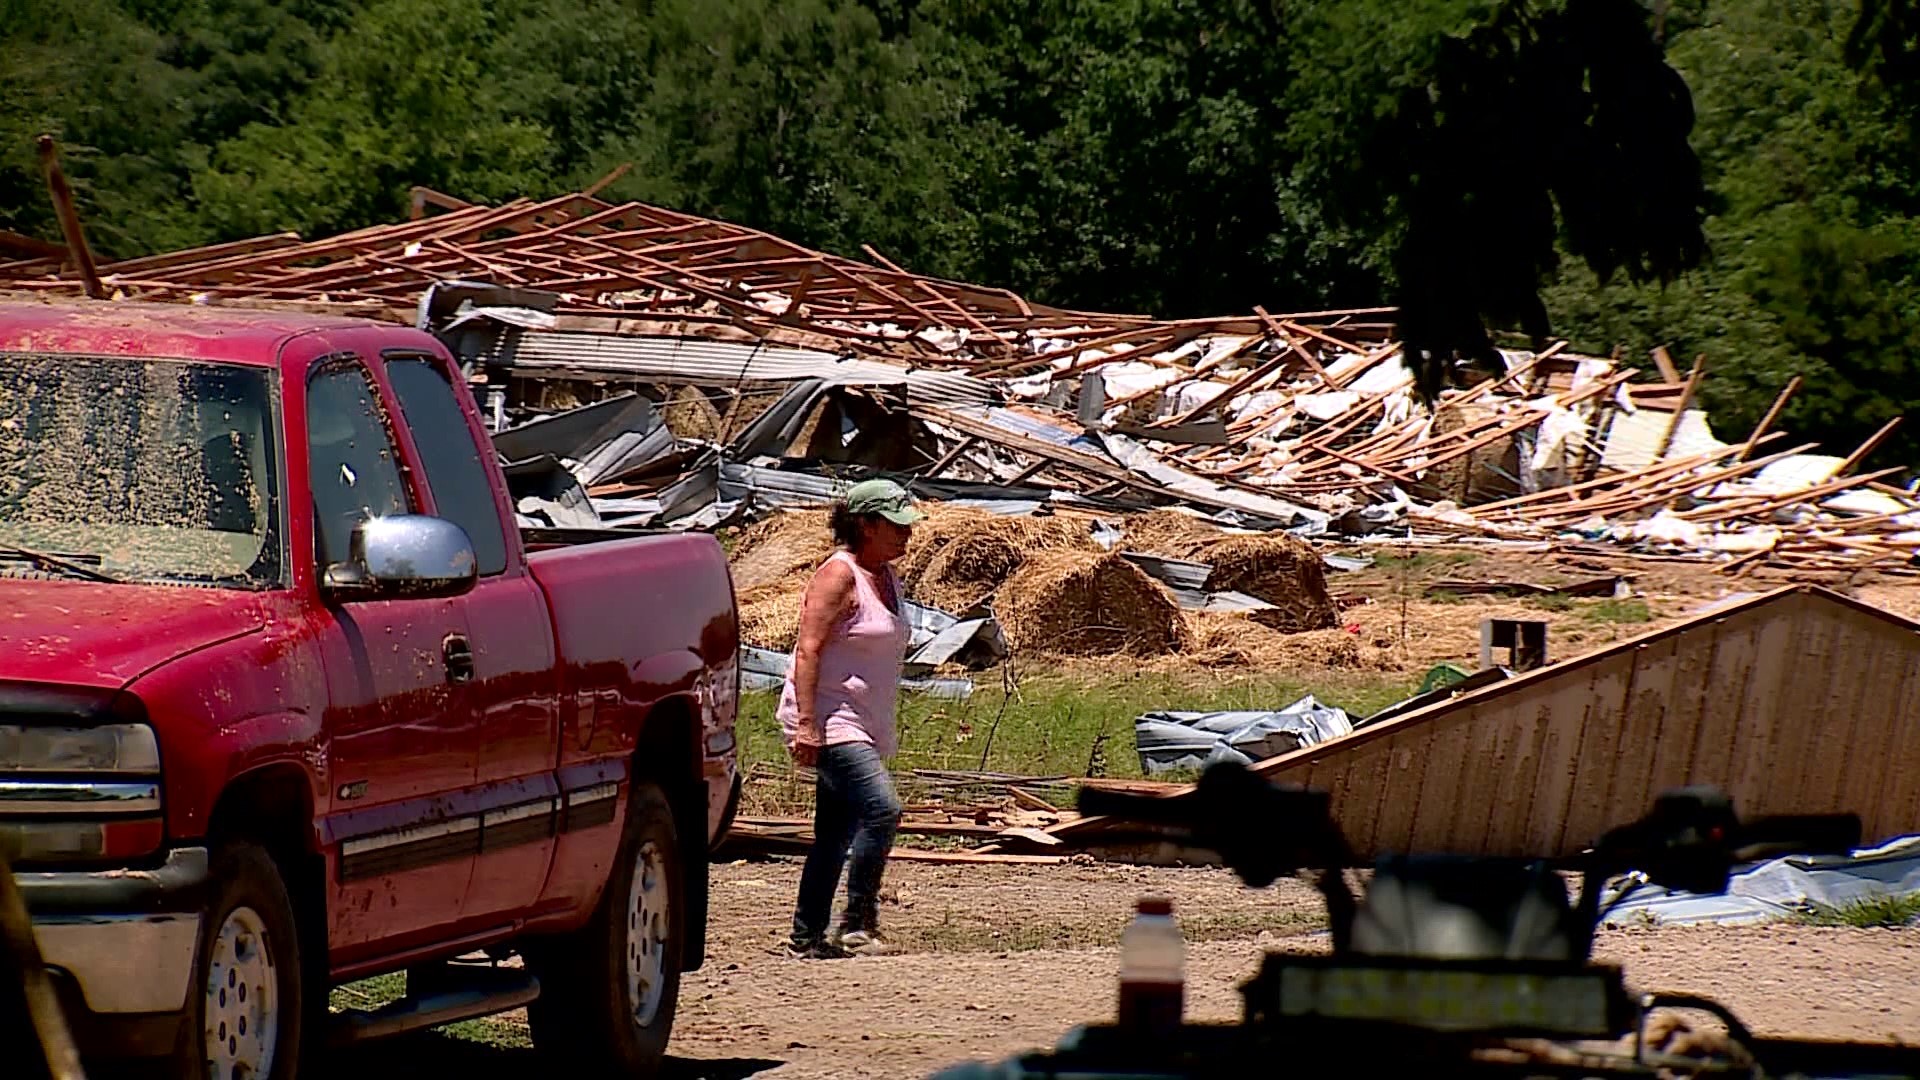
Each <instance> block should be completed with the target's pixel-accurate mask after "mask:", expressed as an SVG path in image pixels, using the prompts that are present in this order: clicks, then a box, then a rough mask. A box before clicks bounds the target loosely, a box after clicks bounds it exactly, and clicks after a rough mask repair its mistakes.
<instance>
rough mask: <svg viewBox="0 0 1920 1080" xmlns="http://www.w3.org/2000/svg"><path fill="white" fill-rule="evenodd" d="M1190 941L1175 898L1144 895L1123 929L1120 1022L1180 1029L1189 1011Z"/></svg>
mask: <svg viewBox="0 0 1920 1080" xmlns="http://www.w3.org/2000/svg"><path fill="white" fill-rule="evenodd" d="M1186 953H1187V943H1186V941H1185V939H1183V938H1182V937H1181V936H1180V925H1179V924H1178V923H1176V922H1174V921H1173V901H1172V900H1170V899H1168V898H1167V897H1164V896H1143V897H1141V898H1140V899H1139V900H1137V901H1135V902H1134V915H1133V921H1132V922H1129V923H1128V924H1127V928H1126V929H1125V930H1123V931H1121V933H1120V1015H1119V1025H1120V1026H1121V1027H1122V1028H1125V1029H1127V1030H1130V1031H1134V1032H1141V1033H1161V1032H1169V1031H1177V1030H1178V1029H1179V1027H1180V1024H1181V1017H1182V1015H1183V1014H1184V1012H1185V997H1186V959H1187V956H1186Z"/></svg>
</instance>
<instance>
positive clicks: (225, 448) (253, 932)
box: [0, 300, 739, 1080]
mask: <svg viewBox="0 0 1920 1080" xmlns="http://www.w3.org/2000/svg"><path fill="white" fill-rule="evenodd" d="M514 522H515V518H514V516H513V513H512V508H511V506H510V504H509V501H508V495H507V488H506V483H505V479H504V477H503V475H502V472H501V469H500V466H499V462H498V460H497V457H496V455H495V454H494V452H493V448H492V444H491V441H490V440H489V438H488V435H487V432H486V429H485V428H484V426H483V425H482V423H481V419H480V414H479V412H478V410H477V408H476V407H475V404H474V402H473V399H472V395H471V394H470V393H469V391H468V390H467V388H466V383H465V380H464V379H463V378H462V377H461V374H460V371H459V368H458V367H457V366H456V365H455V363H454V362H453V360H452V358H451V357H450V356H449V355H448V353H447V351H446V349H445V348H444V347H443V346H442V345H441V344H440V343H439V342H438V341H437V340H435V339H434V338H433V337H432V336H431V335H429V334H426V333H423V332H420V331H417V330H413V329H410V328H406V327H400V326H393V325H387V324H382V323H377V322H372V321H361V320H355V319H345V318H336V317H330V316H317V315H307V314H290V313H286V312H283V311H266V310H240V309H233V308H214V307H193V306H184V305H182V306H173V305H139V304H131V303H117V302H109V301H97V302H60V303H48V302H39V301H32V300H28V301H6V300H0V845H4V850H5V851H6V853H7V855H8V856H9V858H11V859H12V860H13V863H14V867H15V870H16V875H15V877H16V881H17V882H18V883H19V885H20V887H21V889H22V892H23V893H24V895H25V897H26V900H27V905H28V908H29V910H30V911H31V913H32V916H33V922H34V929H35V936H36V938H37V940H38V942H39V946H40V949H41V952H42V955H43V959H44V961H45V963H46V964H47V965H48V967H49V968H50V969H51V970H52V971H53V972H54V973H55V974H56V976H57V978H58V981H59V984H60V986H61V987H62V995H63V1002H64V1004H65V1006H66V1011H67V1013H68V1016H69V1020H70V1022H71V1023H72V1024H73V1026H74V1027H75V1028H76V1031H77V1038H78V1042H79V1044H80V1045H81V1047H82V1048H83V1050H84V1051H88V1052H93V1053H97V1054H101V1055H106V1056H116V1057H125V1056H133V1057H159V1058H170V1059H171V1061H172V1065H173V1069H172V1071H171V1072H172V1075H176V1076H194V1077H205V1078H207V1080H242V1078H245V1080H289V1078H292V1077H294V1076H296V1074H297V1072H298V1068H299V1064H300V1062H302V1061H303V1060H308V1059H309V1055H310V1053H311V1052H312V1051H314V1050H316V1049H318V1048H320V1047H322V1046H324V1045H328V1044H335V1043H340V1042H353V1041H358V1040H362V1039H367V1038H373V1037H377V1036H381V1035H387V1034H394V1033H398V1032H402V1031H408V1030H414V1029H417V1028H422V1027H430V1026H434V1025H437V1024H441V1023H446V1022H449V1021H452V1020H459V1019H464V1018H468V1017H473V1016H478V1015H483V1014H487V1013H493V1012H499V1011H503V1010H507V1009H512V1008H518V1007H521V1006H525V1007H527V1009H528V1015H529V1024H530V1026H531V1028H532V1033H533V1038H534V1040H535V1042H536V1044H537V1045H538V1046H539V1047H541V1048H542V1049H543V1050H547V1051H552V1052H553V1053H554V1054H556V1055H558V1056H559V1057H561V1058H562V1059H563V1060H566V1061H567V1062H569V1063H571V1064H574V1065H579V1066H583V1067H587V1068H590V1069H592V1070H594V1071H604V1070H606V1069H608V1068H616V1069H619V1070H620V1071H622V1072H625V1073H630V1074H632V1073H638V1074H640V1075H646V1074H647V1073H649V1072H650V1071H652V1070H653V1068H654V1067H655V1066H656V1065H657V1064H658V1063H659V1061H660V1060H661V1058H662V1057H663V1055H664V1053H665V1049H666V1042H667V1036H668V1032H669V1030H670V1028H671V1025H672V1020H673V1012H674V1005H675V1001H676V996H677V990H678V986H679V979H680V974H681V973H682V972H683V971H689V970H693V969H694V968H697V967H698V966H699V965H700V964H701V963H702V961H703V957H704V952H705V946H704V942H705V929H706V902H707V863H708V859H707V855H708V852H709V850H710V845H712V844H713V843H716V842H717V841H718V839H719V838H720V835H721V834H722V833H723V832H724V831H725V829H726V827H727V824H728V817H729V815H730V814H731V812H732V805H733V803H732V799H733V797H734V796H735V795H737V791H738V787H737V769H736V765H735V756H734V730H733V725H734V717H735V706H736V702H737V699H738V692H739V681H738V680H739V673H738V661H737V653H738V626H737V615H736V611H735V607H734V598H733V589H732V583H731V580H730V578H729V575H728V571H727V565H726V560H725V556H724V555H723V553H722V552H721V549H720V547H719V545H718V544H717V543H716V542H715V541H714V540H713V538H712V537H709V536H704V535H651V536H647V535H643V536H620V537H616V538H613V539H607V540H601V541H597V542H587V543H576V544H572V545H570V546H567V545H562V544H559V543H557V542H556V543H551V544H530V543H528V542H526V540H525V539H524V538H523V536H522V534H521V532H520V530H519V529H518V528H516V527H515V524H514ZM529 547H532V548H536V549H537V550H531V551H529V550H527V548H529ZM397 971H404V972H406V973H407V978H406V984H407V993H406V995H405V997H404V998H402V999H400V1000H399V1001H396V1002H393V1003H391V1004H389V1005H388V1006H386V1007H384V1008H381V1009H377V1010H372V1011H362V1012H335V1011H330V1010H329V1008H328V995H329V990H330V989H331V988H332V987H333V986H334V985H336V984H340V983H344V982H349V981H353V980H358V979H362V978H365V977H367V976H371V975H375V974H382V973H388V972H397Z"/></svg>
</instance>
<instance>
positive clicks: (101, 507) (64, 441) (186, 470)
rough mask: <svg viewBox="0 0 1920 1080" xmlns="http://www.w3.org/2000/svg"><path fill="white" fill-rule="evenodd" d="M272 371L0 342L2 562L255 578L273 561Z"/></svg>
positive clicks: (17, 566)
mask: <svg viewBox="0 0 1920 1080" xmlns="http://www.w3.org/2000/svg"><path fill="white" fill-rule="evenodd" d="M268 374H269V373H268V371H267V370H266V369H263V368H249V367H240V366H237V365H231V364H216V363H201V362H189V361H179V360H155V359H151V358H147V357H84V356H34V355H18V354H13V355H0V573H18V572H21V571H22V570H28V569H31V570H35V571H39V572H58V571H59V570H60V569H61V564H63V563H64V564H66V567H65V568H66V569H67V570H70V571H71V570H80V571H91V572H92V576H96V577H101V578H110V579H113V580H121V581H150V582H178V583H183V584H185V583H204V584H213V585H223V586H230V587H241V588H248V587H254V588H257V587H264V586H269V585H272V584H276V583H278V581H279V579H280V572H281V565H282V560H281V558H280V544H281V541H280V537H281V536H282V535H283V532H284V530H283V529H282V528H281V527H280V525H279V523H278V521H277V518H278V516H279V513H280V498H279V490H278V479H277V473H278V470H277V468H276V466H275V461H274V458H275V453H274V451H275V440H274V437H273V436H274V428H273V405H272V400H273V399H272V391H271V383H270V381H269V378H268Z"/></svg>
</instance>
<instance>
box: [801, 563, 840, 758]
mask: <svg viewBox="0 0 1920 1080" xmlns="http://www.w3.org/2000/svg"><path fill="white" fill-rule="evenodd" d="M852 607H853V570H852V569H851V568H850V567H848V566H847V564H846V563H845V562H844V561H842V560H840V559H835V560H833V561H831V562H829V563H827V564H826V565H825V566H822V567H821V568H820V570H819V572H817V573H815V574H814V575H813V581H812V582H811V583H809V584H808V585H807V594H806V597H805V598H804V599H803V600H801V602H800V640H799V641H798V642H797V643H796V644H795V645H794V648H793V703H794V707H795V708H796V709H797V710H798V711H799V714H800V716H799V721H800V722H799V725H798V727H799V731H798V733H797V734H796V736H795V754H794V756H795V758H799V757H800V753H799V750H800V748H802V747H806V748H810V750H811V751H816V752H817V750H818V748H819V746H820V743H821V740H822V739H824V738H825V736H826V733H825V732H824V731H822V730H821V728H820V718H819V717H817V716H815V715H814V697H815V695H816V694H817V693H818V692H819V689H820V650H821V649H822V648H824V647H825V646H826V644H827V635H828V634H831V633H832V632H833V627H834V624H835V623H837V622H839V621H840V620H841V619H842V618H844V617H845V616H846V614H847V612H848V610H850V609H851V608H852ZM808 756H809V757H811V756H812V753H811V752H810V753H809V754H808ZM801 764H803V765H805V764H810V762H807V761H801Z"/></svg>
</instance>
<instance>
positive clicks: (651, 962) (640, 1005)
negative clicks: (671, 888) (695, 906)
mask: <svg viewBox="0 0 1920 1080" xmlns="http://www.w3.org/2000/svg"><path fill="white" fill-rule="evenodd" d="M669 902H670V901H669V899H668V894H667V861H666V857H665V856H664V855H662V854H661V851H660V846H659V845H658V844H655V843H652V842H651V841H649V842H648V843H645V844H642V845H640V851H639V854H637V855H635V856H634V863H633V885H632V887H631V889H630V890H629V891H628V895H627V1000H628V1001H630V1002H632V1003H633V1020H634V1023H636V1024H639V1025H640V1026H641V1027H647V1026H649V1025H651V1024H652V1023H653V1021H654V1018H655V1017H656V1016H658V1015H659V1014H660V1000H661V998H663V997H665V996H666V992H667V905H668V903H669Z"/></svg>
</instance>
